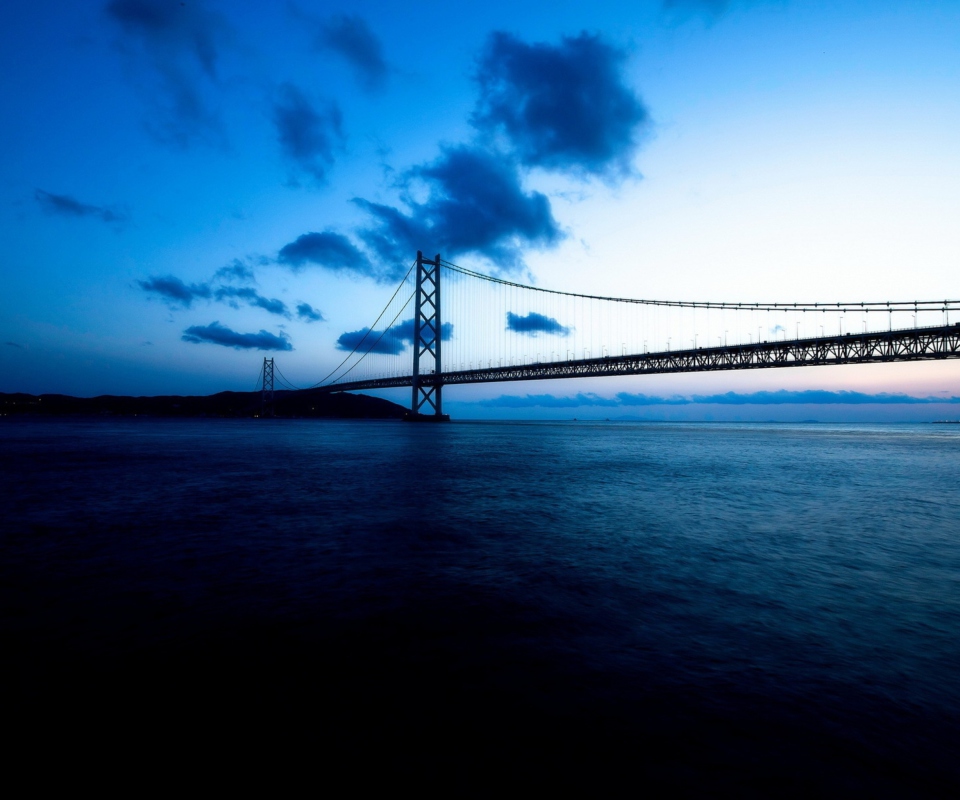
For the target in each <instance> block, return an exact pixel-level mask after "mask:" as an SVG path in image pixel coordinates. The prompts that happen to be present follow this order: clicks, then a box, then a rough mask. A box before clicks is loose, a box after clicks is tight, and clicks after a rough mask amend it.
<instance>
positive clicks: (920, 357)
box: [315, 323, 960, 392]
mask: <svg viewBox="0 0 960 800" xmlns="http://www.w3.org/2000/svg"><path fill="white" fill-rule="evenodd" d="M945 358H960V323H957V324H955V325H944V326H940V327H934V328H907V329H902V330H895V331H884V332H879V333H877V332H874V333H852V334H845V335H843V336H827V337H816V338H812V339H792V340H787V341H775V342H760V343H759V344H745V345H744V344H739V345H731V346H728V347H700V348H696V349H691V350H674V351H667V352H658V353H641V354H636V355H629V356H606V357H603V358H589V359H583V360H579V361H577V360H575V361H549V362H537V363H532V364H521V365H515V366H497V367H491V368H486V369H479V368H478V369H470V370H461V371H457V372H443V373H440V374H436V373H429V374H426V375H423V374H421V376H420V380H421V383H422V384H423V385H426V386H435V385H437V384H442V385H444V386H450V385H453V384H468V383H500V382H504V381H539V380H553V379H559V378H592V377H602V376H607V375H656V374H662V373H670V372H712V371H716V370H731V369H766V368H775V367H805V366H807V367H808V366H823V365H827V364H869V363H889V362H894V361H928V360H935V359H945ZM412 382H413V376H412V375H402V376H397V377H387V378H372V379H369V380H362V381H350V382H344V383H334V384H330V385H328V386H322V387H320V388H319V389H317V390H315V391H322V392H349V391H360V390H363V389H387V388H391V387H401V386H411V385H412Z"/></svg>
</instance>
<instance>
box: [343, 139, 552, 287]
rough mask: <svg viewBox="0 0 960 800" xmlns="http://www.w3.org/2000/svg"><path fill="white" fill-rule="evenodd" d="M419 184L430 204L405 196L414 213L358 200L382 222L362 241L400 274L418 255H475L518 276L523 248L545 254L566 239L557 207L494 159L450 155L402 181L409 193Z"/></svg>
mask: <svg viewBox="0 0 960 800" xmlns="http://www.w3.org/2000/svg"><path fill="white" fill-rule="evenodd" d="M417 183H420V184H422V185H423V186H424V187H425V188H426V191H427V199H426V200H425V201H424V202H422V203H421V202H417V201H415V200H414V199H413V198H412V197H411V196H410V194H409V191H407V192H405V201H406V205H407V206H408V208H409V209H410V213H409V214H407V213H404V212H403V211H400V210H399V209H397V208H394V207H392V206H387V205H382V204H379V203H372V202H369V201H367V200H363V199H360V198H356V199H355V200H354V202H355V203H357V204H358V205H359V206H360V207H361V208H363V209H365V210H366V211H367V212H369V213H370V215H371V216H372V217H373V218H374V220H375V221H376V225H375V226H374V227H371V228H366V229H363V230H361V231H360V232H359V235H360V237H361V238H362V239H363V240H364V242H365V243H366V244H367V245H368V246H369V247H370V248H371V249H372V250H373V251H374V252H375V253H376V254H377V255H378V256H380V258H381V259H383V260H384V261H385V262H386V263H388V264H390V265H393V266H394V269H395V270H397V269H399V270H402V271H401V272H400V274H403V272H404V271H405V267H404V266H402V265H405V264H407V263H409V261H410V259H411V257H412V256H413V254H414V253H416V251H417V250H426V251H429V252H435V251H439V252H441V253H443V255H445V256H446V257H448V258H455V257H456V256H458V255H462V254H465V253H473V254H476V255H480V256H483V257H485V258H486V259H488V260H489V261H490V262H492V263H493V264H494V265H495V266H497V267H500V268H501V269H505V270H511V269H517V268H519V267H521V266H522V264H523V261H522V257H521V254H522V249H523V248H524V247H546V246H549V245H553V244H556V243H557V242H558V241H559V240H560V239H561V238H562V233H561V231H560V228H559V226H558V225H557V222H556V220H555V219H554V218H553V213H552V211H551V208H550V201H549V200H548V199H547V198H546V197H545V196H544V195H542V194H540V193H539V192H530V193H527V192H524V191H523V188H522V187H521V185H520V179H519V176H518V174H517V170H516V167H515V165H514V164H513V163H512V162H511V161H510V160H509V159H505V158H503V157H500V156H498V155H496V154H494V153H490V152H487V151H484V150H481V149H478V148H471V147H465V146H460V147H451V148H445V149H444V150H443V153H442V155H441V156H440V158H438V159H437V160H436V161H434V162H433V163H431V164H427V165H423V166H419V167H414V168H413V169H411V170H408V171H407V172H406V173H405V174H404V176H403V177H402V184H403V185H404V186H405V187H406V189H407V190H409V189H411V188H413V187H414V185H415V184H417Z"/></svg>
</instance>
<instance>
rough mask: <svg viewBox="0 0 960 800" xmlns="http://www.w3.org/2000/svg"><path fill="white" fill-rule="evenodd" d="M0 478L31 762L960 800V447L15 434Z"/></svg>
mask: <svg viewBox="0 0 960 800" xmlns="http://www.w3.org/2000/svg"><path fill="white" fill-rule="evenodd" d="M0 456H2V459H0V463H2V467H0V481H2V487H3V503H4V506H3V523H2V540H0V548H2V549H0V554H2V564H0V626H2V627H0V634H2V637H3V642H4V648H3V650H4V655H3V661H4V670H5V671H7V674H8V676H9V677H8V678H7V680H6V682H5V689H4V691H5V694H6V697H7V700H6V713H7V717H6V718H7V723H6V724H7V727H8V730H9V729H14V730H18V731H19V736H20V739H21V741H23V742H27V743H33V744H34V745H36V746H38V747H41V748H42V749H44V750H45V751H46V750H50V751H51V752H53V749H54V748H57V749H61V750H62V749H76V748H82V747H89V748H92V749H93V750H96V751H97V752H101V753H110V754H111V756H110V757H111V758H113V757H115V755H114V754H116V753H119V752H124V753H126V754H127V755H126V756H125V757H134V755H135V754H139V755H138V756H137V757H138V758H146V759H147V761H148V762H149V761H150V759H151V758H152V757H158V758H159V756H156V754H158V753H164V754H165V755H164V756H163V758H165V759H167V761H166V762H165V763H167V764H168V766H169V765H170V764H173V763H176V762H178V761H182V760H183V759H188V758H195V759H198V760H200V761H206V762H208V763H210V762H211V761H214V762H216V758H215V757H214V754H217V753H219V754H221V755H220V756H217V758H222V759H226V760H225V761H224V762H223V769H224V771H225V772H226V771H229V772H231V773H232V774H233V775H235V776H236V775H237V774H241V775H242V774H244V771H245V770H246V769H252V768H253V765H254V764H258V765H260V766H264V765H267V768H268V769H269V770H276V772H277V774H278V775H279V774H281V773H283V774H286V773H289V772H290V771H291V770H293V769H297V768H304V767H306V768H308V769H309V770H311V771H313V772H314V773H315V774H316V776H317V779H318V780H319V781H320V783H321V784H325V783H326V782H327V781H328V780H329V779H330V776H331V775H347V776H349V778H350V780H351V781H352V784H351V785H352V786H354V787H355V788H357V789H360V788H362V787H363V786H365V785H367V784H371V783H380V784H384V783H385V784H387V785H391V784H395V785H396V786H397V787H400V786H404V785H416V786H422V787H426V786H435V787H438V788H440V789H441V790H444V791H446V792H450V793H458V792H464V791H468V790H470V789H473V788H478V787H484V786H486V787H488V788H491V787H492V788H494V789H496V788H497V787H500V788H505V787H508V786H509V784H508V783H504V781H516V780H518V779H526V780H532V781H534V782H536V784H538V785H552V784H559V785H574V784H575V783H577V782H580V783H581V784H582V785H585V786H587V787H594V788H597V789H599V790H601V791H602V793H609V792H613V791H619V790H622V791H624V792H625V793H626V792H629V793H630V794H635V793H638V792H641V791H642V790H643V789H644V788H645V787H650V786H654V785H662V784H663V783H667V784H668V785H671V786H672V787H673V788H674V789H676V790H679V791H688V792H697V793H704V794H721V793H725V792H730V791H732V792H738V793H740V794H757V795H770V794H777V795H784V794H796V795H808V794H810V793H821V794H822V793H824V792H827V793H830V794H850V793H853V794H864V795H891V796H903V795H912V796H918V795H949V794H951V793H953V792H955V791H957V790H958V788H960V755H958V753H960V635H958V634H960V430H957V429H956V428H954V427H950V426H933V425H927V426H902V427H897V426H885V427H868V426H859V427H858V426H817V425H797V426H789V425H719V424H713V425H711V424H703V425H697V424H685V425H666V424H627V423H605V424H604V423H595V424H591V423H545V424H516V423H512V424H503V423H487V424H481V423H475V424H471V423H452V424H450V425H441V426H427V425H423V426H418V425H408V424H403V423H399V422H328V421H257V420H253V421H219V420H216V421H214V420H205V421H203V420H200V421H166V420H142V419H133V420H129V421H119V422H116V421H99V420H91V421H80V422H77V421H64V420H45V421H37V420H16V421H7V420H4V421H2V423H0ZM11 715H12V716H11ZM98 731H99V733H98ZM144 754H148V755H146V756H145V755H144ZM151 754H152V755H151ZM171 754H178V755H171ZM227 754H229V755H227ZM231 759H232V760H231ZM216 763H219V762H216ZM228 764H229V765H230V766H227V765H228ZM154 768H156V765H155V764H154ZM624 778H626V779H627V781H628V782H627V783H624V782H623V781H624Z"/></svg>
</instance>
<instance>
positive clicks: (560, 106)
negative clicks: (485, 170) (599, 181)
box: [472, 32, 649, 176]
mask: <svg viewBox="0 0 960 800" xmlns="http://www.w3.org/2000/svg"><path fill="white" fill-rule="evenodd" d="M624 59H625V54H624V53H623V52H622V51H620V50H617V49H616V48H614V47H611V46H610V45H608V44H606V43H605V42H604V41H603V40H602V39H601V38H600V37H599V36H592V35H590V34H587V33H581V34H580V35H579V36H576V37H564V39H563V40H562V41H561V42H560V44H559V45H550V44H543V43H538V44H526V43H525V42H522V41H520V40H519V39H517V38H515V37H513V36H511V35H510V34H508V33H503V32H495V33H493V34H491V36H490V38H489V40H488V42H487V46H486V49H485V50H484V52H483V55H482V56H481V58H480V60H479V64H478V68H477V73H476V80H477V84H478V87H479V94H480V96H479V99H478V102H477V107H476V109H475V111H474V113H473V116H472V122H473V125H474V126H475V127H476V128H477V129H478V130H479V131H480V132H481V133H483V134H484V135H486V136H493V135H496V134H502V135H503V136H504V137H505V138H506V140H507V142H508V143H509V146H510V148H511V149H512V150H513V152H515V154H516V156H517V158H518V159H519V160H520V162H521V163H523V164H525V165H527V166H535V167H544V168H547V169H560V170H570V171H573V172H579V173H589V174H595V175H601V174H602V175H620V176H622V175H627V174H630V173H632V172H633V168H632V165H631V158H632V156H633V154H634V152H635V150H636V148H637V137H638V135H639V130H640V128H641V127H642V126H643V125H644V124H645V123H646V122H647V121H648V120H649V116H648V114H647V110H646V109H645V108H644V106H643V104H642V103H641V101H640V99H639V98H638V97H637V95H636V94H635V93H634V92H633V91H632V90H631V89H630V87H628V86H627V85H626V83H625V82H624V79H623V75H622V67H623V62H624Z"/></svg>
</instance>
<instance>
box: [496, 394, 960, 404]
mask: <svg viewBox="0 0 960 800" xmlns="http://www.w3.org/2000/svg"><path fill="white" fill-rule="evenodd" d="M930 404H950V405H954V404H960V397H955V396H954V397H914V396H912V395H906V394H890V393H887V392H882V393H879V394H866V393H863V392H848V391H840V392H830V391H826V390H820V389H813V390H807V391H789V390H786V389H781V390H780V391H776V392H750V393H739V392H726V393H725V394H712V395H692V396H690V397H681V396H676V397H658V396H656V395H645V394H631V393H629V392H619V393H618V394H617V395H615V396H614V397H602V396H601V395H598V394H594V393H583V392H581V393H578V394H576V395H572V396H566V397H559V396H556V395H552V394H528V395H506V394H504V395H500V396H499V397H494V398H488V399H486V400H479V401H477V405H479V406H482V407H484V408H581V407H589V406H597V407H604V408H623V407H631V406H634V407H635V406H686V405H727V406H735V405H764V406H771V405H848V406H849V405H930Z"/></svg>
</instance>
